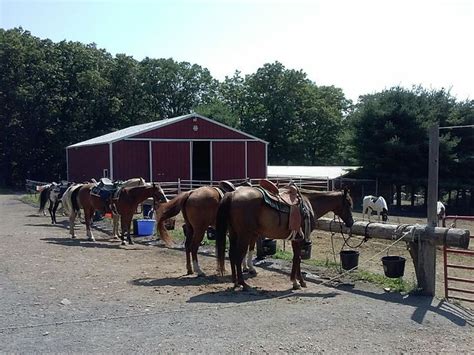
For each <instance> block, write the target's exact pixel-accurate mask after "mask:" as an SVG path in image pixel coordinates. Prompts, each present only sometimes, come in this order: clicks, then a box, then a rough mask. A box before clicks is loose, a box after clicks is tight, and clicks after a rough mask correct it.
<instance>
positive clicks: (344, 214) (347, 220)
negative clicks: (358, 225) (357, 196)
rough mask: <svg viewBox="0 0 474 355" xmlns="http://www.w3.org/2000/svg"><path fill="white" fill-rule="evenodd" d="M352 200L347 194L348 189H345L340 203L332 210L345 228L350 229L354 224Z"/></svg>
mask: <svg viewBox="0 0 474 355" xmlns="http://www.w3.org/2000/svg"><path fill="white" fill-rule="evenodd" d="M352 206H353V205H352V198H351V195H350V194H349V189H348V188H347V187H346V188H344V191H343V193H342V202H341V204H340V205H339V206H338V207H337V208H336V209H335V210H334V213H336V214H337V215H338V216H339V217H340V218H341V219H342V220H343V221H344V224H345V225H346V227H348V228H350V227H352V225H353V224H354V218H352Z"/></svg>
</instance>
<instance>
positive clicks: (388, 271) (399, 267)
mask: <svg viewBox="0 0 474 355" xmlns="http://www.w3.org/2000/svg"><path fill="white" fill-rule="evenodd" d="M405 261H406V259H405V258H404V257H402V256H384V257H383V258H382V264H383V272H384V273H385V276H387V277H390V278H393V279H396V278H398V277H402V276H403V273H404V272H405Z"/></svg>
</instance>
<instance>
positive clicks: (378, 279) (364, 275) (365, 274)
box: [273, 250, 416, 292]
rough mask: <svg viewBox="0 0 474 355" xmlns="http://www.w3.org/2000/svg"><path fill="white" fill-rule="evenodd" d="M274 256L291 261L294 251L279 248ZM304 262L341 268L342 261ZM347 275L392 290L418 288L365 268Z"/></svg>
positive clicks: (314, 260) (304, 261) (309, 260)
mask: <svg viewBox="0 0 474 355" xmlns="http://www.w3.org/2000/svg"><path fill="white" fill-rule="evenodd" d="M273 258H275V259H281V260H287V261H291V260H292V259H293V253H291V252H288V251H283V250H277V252H276V254H275V255H273ZM302 263H303V264H307V265H312V266H319V267H327V268H336V269H338V270H339V268H340V263H335V262H334V261H330V260H329V259H327V258H326V260H324V261H323V260H316V259H308V260H302ZM347 276H348V277H350V278H351V279H353V280H354V281H366V282H370V283H371V284H374V285H377V286H380V287H382V288H390V290H391V291H393V292H410V291H412V290H413V289H414V288H416V285H415V284H413V283H410V282H407V281H405V280H403V279H402V278H401V277H400V278H398V279H391V278H388V277H385V276H384V275H379V274H375V273H372V272H369V271H364V270H357V271H353V272H351V273H350V274H348V275H347Z"/></svg>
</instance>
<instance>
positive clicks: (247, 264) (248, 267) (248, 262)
mask: <svg viewBox="0 0 474 355" xmlns="http://www.w3.org/2000/svg"><path fill="white" fill-rule="evenodd" d="M255 243H256V241H252V242H251V243H250V245H249V248H248V252H247V256H246V257H244V263H243V265H244V271H248V273H249V274H250V275H257V270H256V269H255V267H254V266H253V262H252V260H253V253H254V252H255Z"/></svg>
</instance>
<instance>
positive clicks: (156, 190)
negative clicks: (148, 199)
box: [152, 183, 168, 206]
mask: <svg viewBox="0 0 474 355" xmlns="http://www.w3.org/2000/svg"><path fill="white" fill-rule="evenodd" d="M152 188H153V195H152V197H153V200H154V204H155V206H158V205H160V204H162V203H165V202H168V198H167V197H166V195H165V192H164V191H163V189H162V188H161V186H160V185H159V184H155V183H153V184H152Z"/></svg>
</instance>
